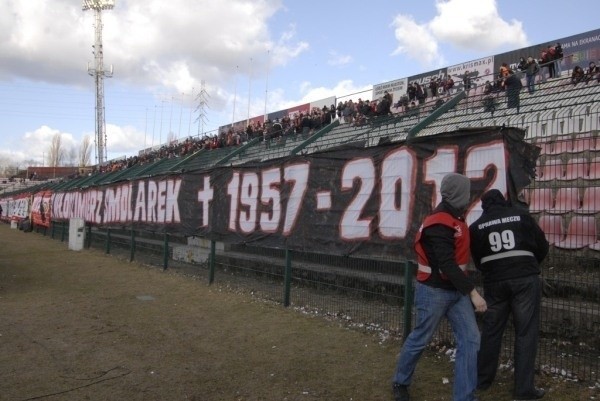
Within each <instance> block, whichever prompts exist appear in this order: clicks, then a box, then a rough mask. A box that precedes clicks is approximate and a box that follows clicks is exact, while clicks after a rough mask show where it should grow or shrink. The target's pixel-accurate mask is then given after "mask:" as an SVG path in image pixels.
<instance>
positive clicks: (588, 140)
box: [573, 134, 596, 153]
mask: <svg viewBox="0 0 600 401" xmlns="http://www.w3.org/2000/svg"><path fill="white" fill-rule="evenodd" d="M595 149H596V139H595V138H594V137H593V136H591V135H589V134H587V135H582V136H579V137H577V138H575V139H574V140H573V153H580V152H585V151H586V150H595Z"/></svg>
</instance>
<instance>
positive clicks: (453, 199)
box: [392, 173, 486, 401]
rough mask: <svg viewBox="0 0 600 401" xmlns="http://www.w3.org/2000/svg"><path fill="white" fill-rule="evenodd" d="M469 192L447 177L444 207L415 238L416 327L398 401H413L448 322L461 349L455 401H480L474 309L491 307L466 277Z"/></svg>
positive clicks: (465, 182) (405, 349) (405, 351)
mask: <svg viewBox="0 0 600 401" xmlns="http://www.w3.org/2000/svg"><path fill="white" fill-rule="evenodd" d="M470 188H471V183H470V181H469V179H468V178H467V177H465V176H464V175H461V174H456V173H450V174H447V175H446V176H444V178H443V180H442V184H441V187H440V191H441V195H442V202H441V203H440V204H439V205H438V206H437V207H436V208H435V210H434V211H433V212H432V213H431V214H430V215H429V216H427V217H426V218H425V220H424V221H423V224H422V225H421V228H420V229H419V232H418V234H417V236H416V238H415V251H416V253H417V259H418V263H419V267H418V271H417V283H416V285H415V309H416V311H417V322H416V326H415V328H414V329H413V331H412V332H411V333H410V335H409V336H408V337H407V338H406V340H405V342H404V345H403V346H402V351H401V353H400V357H399V358H398V363H397V366H396V372H395V375H394V378H393V387H392V389H393V393H394V397H395V401H409V399H410V397H409V394H408V386H409V385H410V383H411V381H412V375H413V373H414V370H415V367H416V365H417V362H418V360H419V358H420V356H421V354H422V352H423V350H424V349H425V347H426V346H427V345H428V344H429V343H430V341H431V338H432V337H433V335H434V333H435V331H436V330H437V328H438V326H439V324H440V322H441V320H442V319H443V318H444V317H446V318H448V320H449V322H450V325H451V326H452V331H453V332H454V335H455V342H456V348H457V349H456V363H455V368H454V388H453V398H452V399H453V400H454V401H475V400H476V397H475V390H476V387H477V352H478V351H479V341H480V336H479V329H478V327H477V322H476V320H475V314H474V313H473V308H475V310H476V311H477V312H484V311H485V310H486V303H485V300H484V299H483V298H482V297H481V296H480V295H479V293H478V292H477V290H476V289H475V285H474V284H473V282H472V280H471V279H470V278H469V276H468V275H467V272H466V266H467V263H468V262H469V258H470V254H469V253H470V246H469V244H470V241H469V227H468V226H467V224H466V223H465V221H464V219H463V217H462V215H463V213H464V212H465V210H466V208H467V206H468V204H469V199H470Z"/></svg>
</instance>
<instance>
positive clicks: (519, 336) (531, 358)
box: [469, 189, 549, 400]
mask: <svg viewBox="0 0 600 401" xmlns="http://www.w3.org/2000/svg"><path fill="white" fill-rule="evenodd" d="M481 206H482V208H483V214H482V215H481V217H480V218H479V219H477V220H476V221H475V222H474V223H472V224H471V225H470V226H469V232H470V234H471V256H472V258H473V262H474V263H475V266H476V267H477V269H478V270H480V271H481V273H482V275H483V292H484V298H485V300H486V302H487V305H488V310H487V312H486V313H485V314H484V315H483V326H482V333H481V348H480V350H479V355H478V364H477V365H478V388H479V389H480V390H485V389H487V388H489V387H490V386H491V384H492V381H493V380H494V377H495V376H496V371H497V368H498V359H499V356H500V348H501V345H502V335H503V334H504V329H505V328H506V323H507V321H508V316H509V315H510V313H511V311H512V315H513V316H512V317H513V324H514V327H515V349H514V360H515V373H514V381H515V384H514V395H515V398H516V399H517V400H536V399H539V398H542V397H543V396H544V393H545V392H544V390H542V389H537V388H535V386H534V373H535V357H536V353H537V345H538V335H539V322H540V319H539V315H540V301H541V283H540V278H539V274H540V267H539V265H540V263H541V262H542V260H544V258H545V257H546V255H547V253H548V248H549V245H548V241H547V240H546V237H545V235H544V232H543V231H542V230H541V228H540V227H539V226H538V225H537V223H536V222H535V220H534V219H533V218H532V217H531V215H530V214H529V213H528V212H527V211H526V210H524V209H522V208H515V207H511V206H510V205H509V204H508V202H507V201H506V200H505V198H504V196H503V195H502V193H501V192H500V191H498V190H497V189H492V190H490V191H488V192H486V193H485V194H483V196H482V197H481Z"/></svg>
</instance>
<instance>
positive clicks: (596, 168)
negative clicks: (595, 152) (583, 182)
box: [583, 157, 600, 180]
mask: <svg viewBox="0 0 600 401" xmlns="http://www.w3.org/2000/svg"><path fill="white" fill-rule="evenodd" d="M583 178H585V179H588V180H600V157H594V158H593V159H592V160H591V161H590V169H589V173H588V175H587V177H583Z"/></svg>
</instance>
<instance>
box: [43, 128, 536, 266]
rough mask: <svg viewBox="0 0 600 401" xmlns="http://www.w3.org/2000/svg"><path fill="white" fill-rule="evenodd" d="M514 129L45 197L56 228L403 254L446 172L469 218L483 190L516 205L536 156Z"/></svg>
mask: <svg viewBox="0 0 600 401" xmlns="http://www.w3.org/2000/svg"><path fill="white" fill-rule="evenodd" d="M534 149H535V148H534V147H533V146H532V145H529V144H527V143H525V142H524V141H523V131H521V130H517V129H502V128H490V129H481V130H475V131H461V132H454V133H449V134H445V135H439V136H435V137H427V138H420V139H416V140H414V141H412V142H411V143H410V144H401V145H398V144H394V145H389V146H379V147H375V148H367V149H365V148H364V147H360V146H358V145H357V146H356V147H353V146H352V145H348V146H346V147H345V148H344V149H338V150H336V151H330V152H323V153H317V154H311V155H307V156H297V157H290V158H285V159H280V160H276V161H270V162H267V163H260V164H247V165H243V166H239V167H219V168H214V169H210V170H206V171H200V172H194V173H184V174H182V175H176V176H162V177H155V178H148V179H142V180H137V181H131V182H124V183H122V184H117V185H110V186H103V187H98V188H91V189H86V190H82V191H78V192H65V193H54V194H53V197H52V216H53V219H54V220H61V219H69V218H72V217H81V218H84V219H85V220H86V221H87V222H89V223H91V224H97V225H102V226H119V227H122V226H128V227H129V226H133V227H137V228H144V229H149V230H153V231H166V232H170V233H177V234H181V235H186V236H191V235H195V236H202V237H207V238H210V239H213V240H217V241H224V242H228V243H253V244H256V245H261V246H267V247H275V248H284V247H288V248H289V249H292V250H311V251H313V252H319V251H322V252H326V253H334V254H339V255H365V256H368V255H378V256H381V257H385V256H393V255H398V253H403V252H405V251H408V250H409V249H412V241H413V238H414V235H415V233H416V231H417V229H418V227H419V225H420V223H421V220H422V219H423V217H424V216H425V215H426V214H427V213H429V212H430V211H431V209H432V208H433V207H435V205H436V204H437V203H439V201H440V200H441V199H440V195H439V186H440V182H441V180H442V178H443V177H444V175H445V174H447V173H448V172H459V173H462V174H465V175H467V176H468V177H469V178H470V179H471V183H472V189H471V199H472V202H471V204H470V206H469V209H468V211H467V220H468V221H469V222H470V221H474V220H475V219H476V218H477V217H479V215H480V213H481V209H480V205H479V200H478V199H479V197H480V196H481V194H483V192H485V191H486V190H487V189H490V188H497V189H500V190H501V191H502V192H504V193H506V194H508V195H509V196H510V197H511V198H516V194H517V192H518V191H519V189H520V188H522V187H523V186H525V185H527V184H528V183H529V177H530V176H531V174H533V171H532V167H531V166H534V165H535V157H536V156H537V153H536V152H535V151H534Z"/></svg>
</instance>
